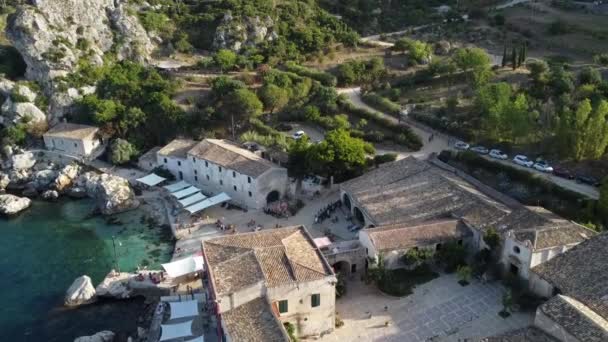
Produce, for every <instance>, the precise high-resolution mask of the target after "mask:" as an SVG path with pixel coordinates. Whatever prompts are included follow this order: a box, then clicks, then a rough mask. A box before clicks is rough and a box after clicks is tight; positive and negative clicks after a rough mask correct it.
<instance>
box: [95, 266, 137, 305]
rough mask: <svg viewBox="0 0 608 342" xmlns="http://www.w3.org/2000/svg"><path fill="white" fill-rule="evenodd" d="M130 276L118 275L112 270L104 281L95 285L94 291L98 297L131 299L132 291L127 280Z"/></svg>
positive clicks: (127, 274)
mask: <svg viewBox="0 0 608 342" xmlns="http://www.w3.org/2000/svg"><path fill="white" fill-rule="evenodd" d="M131 277H132V275H131V274H129V273H118V272H115V271H114V270H112V271H111V272H110V273H109V274H108V275H107V276H106V277H105V279H104V280H103V281H102V282H101V283H100V284H99V285H97V288H96V289H95V291H96V292H97V295H98V296H99V297H106V298H114V299H127V298H130V297H131V294H132V289H131V287H130V286H129V280H130V279H131Z"/></svg>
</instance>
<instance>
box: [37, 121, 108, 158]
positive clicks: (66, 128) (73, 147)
mask: <svg viewBox="0 0 608 342" xmlns="http://www.w3.org/2000/svg"><path fill="white" fill-rule="evenodd" d="M98 132H99V128H97V127H93V126H87V125H79V124H73V123H67V122H62V123H59V124H57V125H55V126H53V127H52V128H51V129H49V130H48V131H47V132H46V133H44V135H43V139H44V145H45V146H46V148H47V150H50V151H58V152H61V153H64V154H67V155H70V156H76V157H89V156H91V155H92V154H93V153H95V152H97V151H98V149H99V148H100V147H102V141H101V138H100V137H99V135H98Z"/></svg>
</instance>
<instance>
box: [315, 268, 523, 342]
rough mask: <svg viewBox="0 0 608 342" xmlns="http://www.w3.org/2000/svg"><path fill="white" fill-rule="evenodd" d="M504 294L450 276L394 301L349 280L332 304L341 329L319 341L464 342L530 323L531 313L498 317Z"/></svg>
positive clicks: (496, 288)
mask: <svg viewBox="0 0 608 342" xmlns="http://www.w3.org/2000/svg"><path fill="white" fill-rule="evenodd" d="M503 291H504V288H503V287H502V285H500V284H499V283H486V284H483V283H480V282H478V281H472V282H471V284H470V285H468V286H464V287H463V286H461V285H459V284H458V279H457V277H456V276H455V275H453V274H450V275H442V276H440V277H439V278H437V279H434V280H432V281H430V282H428V283H426V284H423V285H420V286H418V287H417V288H416V289H414V293H413V294H412V295H410V296H407V297H403V298H395V297H390V296H387V295H384V294H382V293H381V292H379V291H378V290H377V289H376V287H375V286H373V285H365V284H364V283H363V282H361V281H360V280H353V281H351V282H349V283H348V284H347V293H346V295H345V296H344V297H342V298H340V299H338V300H337V301H336V311H337V312H338V315H339V316H340V318H341V319H342V320H343V322H344V325H343V326H342V327H340V328H337V329H336V330H335V331H334V332H333V333H332V334H329V335H326V336H324V337H322V338H321V339H320V341H324V342H331V341H336V342H338V341H400V342H401V341H407V342H418V341H466V340H465V339H472V340H475V339H476V338H481V337H486V336H492V335H496V334H499V333H502V332H506V331H509V330H513V329H517V328H521V327H525V326H528V325H530V324H532V323H533V320H534V316H533V313H521V312H518V313H513V314H512V315H511V316H510V317H508V318H506V319H504V318H501V317H500V316H498V312H499V311H500V310H501V309H502V296H503ZM387 322H388V323H387Z"/></svg>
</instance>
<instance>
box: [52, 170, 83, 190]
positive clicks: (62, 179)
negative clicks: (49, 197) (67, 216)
mask: <svg viewBox="0 0 608 342" xmlns="http://www.w3.org/2000/svg"><path fill="white" fill-rule="evenodd" d="M79 172H80V166H78V164H68V165H66V166H65V167H64V168H63V169H62V170H61V171H60V172H59V176H57V178H56V179H55V189H56V190H57V191H64V190H65V189H67V188H68V187H70V186H71V185H72V182H74V180H75V179H76V177H78V173H79Z"/></svg>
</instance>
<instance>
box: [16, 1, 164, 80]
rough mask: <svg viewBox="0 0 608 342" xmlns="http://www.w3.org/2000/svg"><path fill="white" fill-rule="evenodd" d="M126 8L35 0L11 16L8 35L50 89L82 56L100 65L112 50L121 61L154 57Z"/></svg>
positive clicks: (36, 76)
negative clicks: (55, 80) (53, 82)
mask: <svg viewBox="0 0 608 342" xmlns="http://www.w3.org/2000/svg"><path fill="white" fill-rule="evenodd" d="M126 6H127V5H126V4H124V3H123V0H32V1H31V5H24V6H21V7H20V8H19V9H18V10H17V12H16V13H15V14H14V15H13V16H11V19H10V20H9V22H8V26H7V30H6V33H7V36H8V38H9V39H10V41H11V42H12V44H13V45H14V46H15V48H16V49H17V50H18V51H19V52H20V53H21V55H22V56H23V58H24V60H25V62H26V64H27V77H28V78H29V79H33V80H36V81H39V82H40V83H41V84H43V85H44V86H46V87H48V86H49V85H52V82H51V81H52V80H53V79H55V78H57V77H60V76H65V75H67V74H69V73H70V72H72V71H74V70H75V67H76V65H77V63H78V61H79V60H80V59H81V58H86V59H87V60H88V61H90V62H91V63H94V64H97V65H100V64H102V63H103V57H104V55H105V54H106V53H107V52H109V51H116V53H117V57H118V59H119V60H122V59H130V60H136V61H145V60H146V59H147V58H149V56H150V53H151V52H152V50H153V49H154V45H153V44H152V42H151V41H150V38H149V37H148V35H147V33H146V31H145V30H144V28H143V27H142V26H141V25H140V24H139V21H138V19H137V17H135V16H134V15H131V14H130V13H129V10H128V8H127V7H126Z"/></svg>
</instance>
